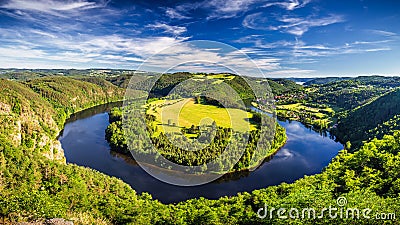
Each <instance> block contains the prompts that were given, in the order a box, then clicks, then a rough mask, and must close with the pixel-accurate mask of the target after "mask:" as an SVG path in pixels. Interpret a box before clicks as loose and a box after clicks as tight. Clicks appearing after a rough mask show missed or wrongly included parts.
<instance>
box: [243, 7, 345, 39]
mask: <svg viewBox="0 0 400 225" xmlns="http://www.w3.org/2000/svg"><path fill="white" fill-rule="evenodd" d="M343 21H344V18H343V17H342V16H339V15H330V16H327V17H322V18H318V17H315V16H313V17H311V16H309V17H306V18H300V17H290V16H287V15H285V16H282V17H280V18H276V21H272V22H273V23H276V22H278V23H280V25H269V23H268V18H267V17H266V16H265V15H264V14H263V13H261V12H258V13H254V14H250V15H247V16H246V17H245V18H244V19H243V22H242V25H243V26H244V27H246V28H250V29H254V30H271V31H281V32H284V33H289V34H293V35H295V36H302V35H303V34H304V33H306V32H307V31H309V30H310V29H311V28H313V27H323V26H328V25H331V24H335V23H340V22H343ZM272 22H271V23H272Z"/></svg>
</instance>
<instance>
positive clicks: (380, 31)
mask: <svg viewBox="0 0 400 225" xmlns="http://www.w3.org/2000/svg"><path fill="white" fill-rule="evenodd" d="M367 32H370V33H373V34H377V35H381V36H388V37H390V36H396V35H397V34H396V33H394V32H390V31H385V30H367Z"/></svg>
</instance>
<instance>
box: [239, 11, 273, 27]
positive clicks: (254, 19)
mask: <svg viewBox="0 0 400 225" xmlns="http://www.w3.org/2000/svg"><path fill="white" fill-rule="evenodd" d="M267 22H268V19H267V17H263V16H262V13H261V12H258V13H253V14H250V15H247V16H246V17H245V18H244V19H243V22H242V25H243V26H244V27H246V28H250V29H254V30H266V29H267V27H266V23H267Z"/></svg>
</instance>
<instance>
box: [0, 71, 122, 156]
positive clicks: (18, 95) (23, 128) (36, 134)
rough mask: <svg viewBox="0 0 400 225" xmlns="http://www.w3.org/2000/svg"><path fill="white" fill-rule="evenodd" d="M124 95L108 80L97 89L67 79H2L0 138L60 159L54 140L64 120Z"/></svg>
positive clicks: (0, 88) (78, 81) (91, 85)
mask: <svg viewBox="0 0 400 225" xmlns="http://www.w3.org/2000/svg"><path fill="white" fill-rule="evenodd" d="M123 94H124V90H123V89H120V88H118V87H116V86H114V85H113V84H111V83H109V82H107V81H105V83H102V84H101V86H100V85H97V84H93V83H89V82H86V81H81V80H76V79H72V78H68V77H46V78H39V79H34V80H31V81H27V82H17V81H10V80H6V79H1V82H0V124H1V126H0V137H1V138H2V140H7V141H11V143H12V144H13V145H15V146H19V145H24V146H25V147H27V148H31V149H37V150H39V151H40V152H43V154H47V155H49V156H50V157H51V158H52V157H53V156H54V157H56V158H63V156H62V154H61V153H62V152H60V151H61V148H60V145H59V143H58V141H56V140H55V138H56V136H57V135H58V133H59V132H60V130H61V129H62V127H63V125H64V122H65V120H66V118H67V117H68V116H69V115H70V114H71V113H73V112H76V111H79V110H82V109H85V108H88V107H91V106H94V105H96V104H102V103H106V102H110V101H116V100H119V99H122V96H123ZM56 153H60V154H61V155H57V154H56Z"/></svg>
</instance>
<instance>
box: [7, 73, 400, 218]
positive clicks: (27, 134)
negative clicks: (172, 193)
mask: <svg viewBox="0 0 400 225" xmlns="http://www.w3.org/2000/svg"><path fill="white" fill-rule="evenodd" d="M360 79H361V80H363V79H364V80H365V79H366V78H360ZM373 79H375V80H376V81H374V80H371V84H368V81H360V82H364V83H358V84H357V85H356V86H354V87H355V90H354V93H352V94H347V93H350V89H349V88H348V86H344V87H340V85H342V84H336V83H332V84H324V85H321V86H313V85H312V86H310V87H311V88H313V90H314V92H315V93H317V94H316V95H314V96H313V97H312V98H311V100H310V101H314V102H315V103H318V102H326V103H327V104H332V106H333V105H335V104H336V106H337V107H338V108H339V107H340V108H344V109H347V110H345V112H344V113H343V114H340V118H339V123H338V124H343V125H340V126H338V127H341V128H339V129H340V131H342V132H346V130H344V129H345V127H347V128H346V129H353V131H356V130H355V129H358V130H357V131H356V132H360V133H361V134H365V132H367V134H368V135H360V136H357V138H356V139H354V140H352V138H351V137H350V136H349V140H350V143H351V142H352V141H353V142H354V141H355V142H354V143H355V144H356V143H357V142H359V141H365V142H364V143H360V144H359V146H358V145H357V146H356V145H354V147H351V151H349V149H350V146H346V150H343V151H341V152H340V153H339V155H338V156H337V157H335V158H334V159H333V160H332V162H331V163H330V164H329V166H327V167H326V168H325V170H324V171H323V172H322V173H320V174H317V175H313V176H305V177H304V178H301V179H299V180H297V181H296V182H294V183H293V184H285V183H282V184H280V185H277V186H271V187H268V188H264V189H260V190H254V191H252V192H250V193H247V192H245V193H238V194H237V195H236V196H226V197H222V198H220V199H218V200H208V199H204V198H199V199H191V200H187V201H184V202H180V203H176V204H169V205H165V204H162V203H160V202H159V201H157V200H153V199H152V198H151V196H150V195H149V194H146V193H142V194H137V193H136V192H135V191H134V190H133V189H132V187H130V186H128V185H127V184H125V183H123V182H122V181H121V180H119V179H116V178H111V177H109V176H107V175H104V174H101V173H99V172H96V171H94V170H92V169H88V168H84V167H80V166H76V165H73V164H65V162H64V161H63V159H62V157H61V156H60V158H57V157H54V156H55V155H56V152H55V150H56V149H59V150H61V149H60V148H57V147H56V146H57V143H55V142H57V141H55V138H56V135H57V134H58V132H59V131H60V130H61V129H62V124H63V122H64V121H65V118H66V117H67V116H68V115H70V113H72V112H76V111H79V110H82V109H84V108H87V107H90V106H93V105H95V104H100V103H104V102H107V101H114V100H118V99H121V98H122V94H123V91H121V89H119V88H118V87H116V86H114V85H110V84H109V83H107V82H105V81H100V80H91V81H90V80H86V81H85V80H80V79H78V78H77V79H75V78H66V77H46V78H40V79H33V80H30V81H26V82H22V81H10V80H5V79H2V80H1V82H0V92H1V95H0V119H1V127H0V221H2V222H6V223H11V222H17V221H33V220H37V219H39V220H40V219H44V218H55V217H61V218H65V219H68V220H72V221H74V223H75V224H287V223H293V224H311V223H312V224H326V223H330V224H352V223H363V224H397V223H398V220H377V219H375V216H376V215H378V213H380V212H387V213H396V216H398V215H399V213H400V204H399V202H400V154H399V151H400V141H399V140H400V131H395V130H394V129H395V128H396V127H397V125H396V126H395V125H394V124H398V122H397V121H398V118H399V111H398V109H397V108H396V107H398V106H397V104H396V103H395V102H396V101H397V100H398V99H399V96H398V93H399V92H398V91H397V90H391V88H392V89H393V88H396V87H397V86H399V82H398V81H396V79H394V78H393V79H392V78H390V79H389V78H382V79H380V78H373ZM379 80H382V81H379ZM88 81H89V82H88ZM341 82H347V81H341ZM375 82H378V83H375ZM61 84H62V85H61ZM344 84H346V85H351V84H349V83H344ZM100 85H101V86H100ZM329 85H332V87H334V89H332V90H331V89H330V88H329ZM363 85H367V86H368V85H371V87H363ZM341 88H342V89H343V90H341ZM371 88H372V90H373V89H376V91H373V92H372V95H370V94H368V95H366V94H365V93H366V92H367V90H369V89H371ZM358 89H362V91H358ZM324 90H325V91H326V93H323V91H324ZM329 90H331V91H329ZM331 93H334V95H332V94H331ZM341 93H342V94H344V96H346V97H344V98H343V100H342V98H341V97H340V95H341ZM380 96H382V97H380ZM75 98H76V99H75ZM74 99H75V100H74ZM78 99H79V100H78ZM327 99H333V100H332V102H329V101H328V100H327ZM335 99H336V100H338V101H336V100H335ZM345 99H350V101H349V102H350V103H349V104H346V103H345V102H346V100H345ZM375 99H376V100H375ZM307 101H309V100H307ZM341 101H342V102H341ZM378 108H379V112H377V111H376V110H378ZM336 110H337V111H338V112H339V109H336ZM374 113H375V114H374ZM362 114H365V115H372V116H376V117H379V118H378V119H379V123H375V124H374V123H372V122H373V119H370V120H369V121H364V120H363V119H361V118H362V116H361V115H362ZM359 118H360V119H359ZM374 118H375V117H374ZM353 120H354V121H356V122H357V124H354V125H352V126H353V128H351V127H350V126H349V125H348V124H349V123H351V122H352V121H353ZM358 121H359V122H360V123H363V122H368V123H367V124H365V125H363V126H360V127H358V126H359V125H361V124H358ZM342 126H343V127H342ZM392 126H394V127H392ZM381 128H384V129H381ZM374 135H377V137H379V139H375V138H373V137H375V136H374ZM351 145H352V146H353V143H351ZM58 155H60V154H58ZM61 155H62V154H61ZM50 156H53V157H50ZM338 197H346V199H347V205H346V207H349V208H350V207H351V208H359V209H365V208H370V209H371V210H372V212H371V214H370V215H371V218H370V219H360V220H355V219H343V218H340V217H336V218H331V219H330V218H329V217H323V218H315V219H314V218H311V219H310V218H304V219H301V218H300V219H289V218H288V219H279V218H278V217H277V216H275V217H273V218H271V219H270V218H264V219H260V218H259V217H258V216H257V211H258V210H259V209H260V208H262V207H264V206H265V205H268V206H273V207H274V208H279V207H284V208H291V207H297V208H305V207H313V208H315V209H316V210H319V211H320V210H322V209H323V208H324V207H327V206H330V205H331V206H333V207H337V202H336V199H337V198H338ZM275 215H276V214H275ZM396 219H397V218H396Z"/></svg>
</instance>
